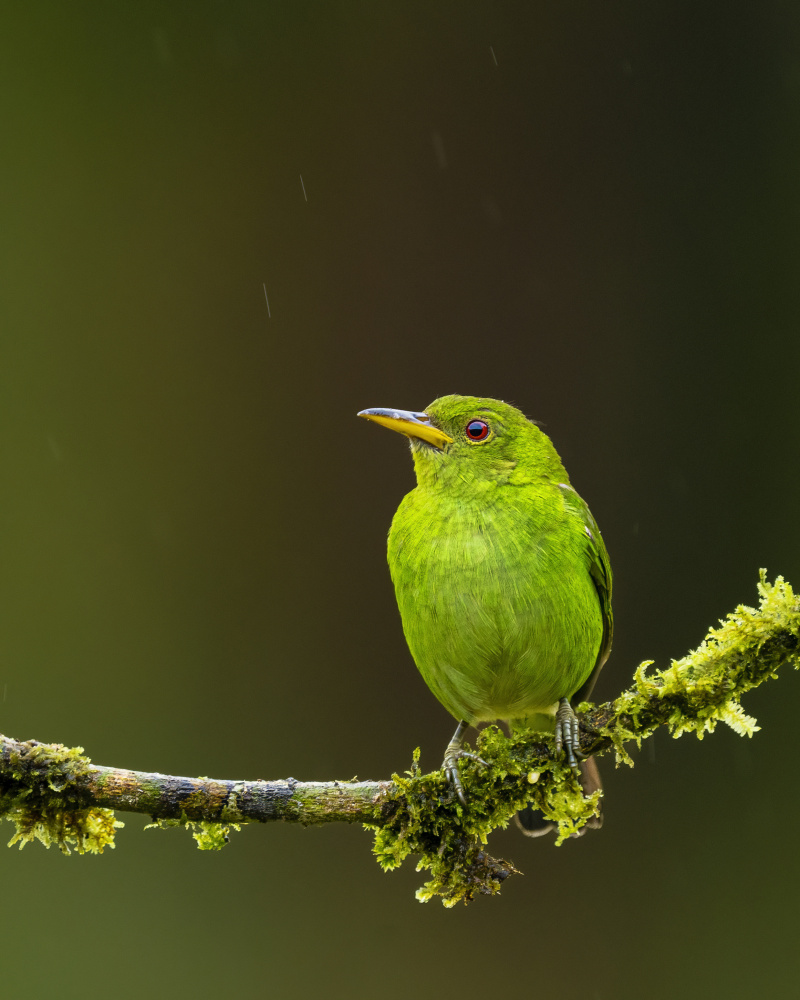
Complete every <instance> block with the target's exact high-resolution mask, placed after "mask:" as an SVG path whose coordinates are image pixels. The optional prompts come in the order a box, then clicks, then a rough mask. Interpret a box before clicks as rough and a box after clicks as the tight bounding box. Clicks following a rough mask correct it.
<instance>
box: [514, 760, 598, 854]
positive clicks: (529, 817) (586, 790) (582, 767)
mask: <svg viewBox="0 0 800 1000" xmlns="http://www.w3.org/2000/svg"><path fill="white" fill-rule="evenodd" d="M578 780H579V781H580V783H581V788H582V789H583V794H584V795H586V796H588V795H591V794H592V792H596V791H597V790H598V789H601V788H602V787H603V782H602V781H601V780H600V772H599V771H598V769H597V764H596V763H595V759H594V757H587V759H586V760H582V761H581V762H580V764H579V765H578ZM601 810H602V800H601ZM514 819H515V820H516V823H517V826H518V827H519V828H520V830H522V832H523V833H524V834H525V836H526V837H543V836H544V835H545V834H546V833H550V831H551V830H555V828H556V826H557V825H558V824H557V823H553V822H552V821H551V820H549V819H545V817H544V815H543V814H542V813H541V812H540V811H539V810H538V809H534V808H533V807H532V806H528V807H527V808H526V809H520V811H519V812H518V813H517V815H516V816H515V817H514ZM602 825H603V813H602V811H600V812H598V814H597V815H596V816H592V818H591V819H590V820H589V822H588V823H587V824H586V825H585V826H583V827H581V829H580V830H578V832H577V833H575V834H573V836H575V837H582V836H583V835H584V833H586V831H587V830H599V829H600V827H601V826H602Z"/></svg>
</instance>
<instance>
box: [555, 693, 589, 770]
mask: <svg viewBox="0 0 800 1000" xmlns="http://www.w3.org/2000/svg"><path fill="white" fill-rule="evenodd" d="M580 746H581V742H580V728H579V726H578V716H577V715H576V714H575V712H574V710H573V708H572V705H570V703H569V701H568V700H567V699H566V698H562V699H561V700H560V701H559V703H558V711H557V712H556V753H558V754H560V753H561V751H562V750H566V753H567V763H568V764H569V766H570V767H571V768H572V770H573V771H575V773H576V774H577V773H578V757H583V754H582V753H581V750H580Z"/></svg>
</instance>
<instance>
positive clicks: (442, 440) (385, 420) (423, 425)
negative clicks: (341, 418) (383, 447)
mask: <svg viewBox="0 0 800 1000" xmlns="http://www.w3.org/2000/svg"><path fill="white" fill-rule="evenodd" d="M358 415H359V417H364V418H365V419H366V420H374V421H375V423H376V424H383V426H384V427H388V428H389V430H392V431H399V432H400V433H401V434H405V435H406V437H410V438H419V439H420V440H421V441H427V442H428V444H432V445H433V446H434V448H444V446H445V445H446V444H452V441H453V439H452V438H451V437H450V435H449V434H445V432H444V431H440V430H439V428H438V427H434V426H433V424H432V423H431V418H430V417H429V416H428V414H427V413H412V411H411V410H387V409H382V408H381V407H374V408H373V409H371V410H362V411H361V412H360V413H359V414H358Z"/></svg>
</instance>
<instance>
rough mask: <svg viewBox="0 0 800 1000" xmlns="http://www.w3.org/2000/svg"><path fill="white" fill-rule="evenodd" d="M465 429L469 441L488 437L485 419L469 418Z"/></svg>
mask: <svg viewBox="0 0 800 1000" xmlns="http://www.w3.org/2000/svg"><path fill="white" fill-rule="evenodd" d="M466 431H467V437H468V438H469V440H470V441H485V440H486V438H487V437H489V425H488V424H487V423H486V421H485V420H470V422H469V423H468V424H467V427H466Z"/></svg>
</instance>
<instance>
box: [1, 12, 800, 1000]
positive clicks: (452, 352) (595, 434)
mask: <svg viewBox="0 0 800 1000" xmlns="http://www.w3.org/2000/svg"><path fill="white" fill-rule="evenodd" d="M490 47H491V48H492V49H493V50H494V55H495V57H496V61H497V65H495V61H494V59H493V58H492V52H491V50H490ZM0 116H1V117H0V126H1V128H0V133H1V134H0V142H1V143H2V152H1V153H0V204H1V205H2V212H1V213H0V252H1V253H2V261H1V262H0V264H1V271H0V282H1V285H0V324H1V326H0V330H1V336H2V345H1V346H2V359H1V360H0V390H1V391H2V397H1V398H2V421H0V433H1V434H2V451H1V452H0V455H1V456H2V492H1V494H0V495H1V496H2V572H1V573H0V587H1V588H2V589H1V591H0V608H2V616H1V621H2V627H1V629H0V656H1V659H0V691H1V692H2V699H3V700H2V719H1V723H0V729H2V731H4V732H6V733H8V734H10V735H13V736H15V737H18V738H28V737H35V738H38V739H40V740H53V741H60V742H63V743H66V744H81V745H83V746H85V747H86V750H87V753H89V754H90V755H91V757H92V758H93V759H94V760H96V761H97V762H99V763H105V764H115V765H119V766H126V767H132V768H141V769H153V770H159V771H163V772H170V773H178V774H210V775H214V776H219V777H231V778H233V777H236V778H244V777H248V778H256V777H267V778H277V777H286V776H289V775H292V776H294V777H297V778H300V779H311V778H320V779H321V778H335V777H338V778H349V777H351V776H352V775H353V774H358V775H359V777H362V778H379V777H387V776H388V775H389V774H390V773H391V772H392V771H393V770H402V769H404V768H405V767H407V766H408V764H409V761H410V756H411V752H412V750H413V748H414V747H415V746H416V745H421V746H422V751H423V763H424V764H426V765H427V766H430V767H434V766H436V765H437V764H438V762H439V760H440V758H441V753H442V750H443V748H444V745H445V743H446V741H447V739H448V738H449V736H450V733H451V730H452V725H453V724H452V720H451V719H450V718H449V717H448V716H447V715H446V713H445V712H444V710H443V709H442V708H441V707H440V706H439V705H438V704H437V703H436V701H435V700H434V699H433V697H432V696H431V695H430V694H429V692H428V691H427V689H426V688H425V686H424V684H423V683H422V681H421V680H420V678H419V677H418V676H417V673H416V671H415V669H414V666H413V663H412V661H411V659H410V656H409V654H408V652H407V650H406V647H405V644H404V641H403V636H402V632H401V629H400V624H399V619H398V615H397V612H396V608H395V605H394V598H393V595H392V591H391V586H390V582H389V578H388V572H387V570H386V566H385V555H384V539H385V535H386V531H387V529H388V525H389V521H390V519H391V516H392V513H393V511H394V509H395V507H396V506H397V504H398V502H399V500H400V497H401V496H402V494H403V493H404V491H406V490H407V489H409V488H410V486H411V485H412V481H413V479H412V472H411V464H410V461H409V458H408V455H407V454H406V449H405V447H404V445H403V442H402V440H401V439H400V438H399V437H397V436H393V435H390V434H388V433H386V432H383V431H380V430H379V429H378V428H376V427H371V426H367V425H366V424H364V423H362V422H361V421H358V420H356V419H355V413H356V411H357V410H359V409H362V408H363V407H367V406H381V405H387V406H398V407H407V408H414V409H420V408H422V407H424V406H425V405H426V404H427V403H428V402H430V400H431V399H433V398H434V397H436V396H438V395H441V394H443V393H450V392H461V393H475V394H480V395H495V396H499V397H502V398H504V399H507V400H509V401H512V402H514V403H516V404H517V405H519V406H520V407H521V408H523V409H524V410H525V411H526V412H527V413H528V414H529V415H531V416H533V417H536V418H538V419H539V420H541V421H543V422H544V424H545V427H546V429H547V431H548V433H550V434H551V436H552V437H553V439H554V441H555V443H556V446H557V447H558V448H559V450H560V452H561V454H562V456H563V458H564V460H565V463H566V465H567V467H568V469H569V470H570V473H571V475H572V479H573V482H574V483H575V485H576V486H577V488H578V489H579V491H580V492H581V493H582V494H583V495H584V496H585V497H586V498H587V499H588V500H589V502H590V504H591V506H592V509H593V512H594V514H595V515H596V517H597V519H598V521H599V522H600V524H601V526H602V528H603V531H604V535H605V538H606V541H607V544H608V548H609V551H610V553H611V558H612V562H613V565H614V570H615V576H616V590H615V597H616V601H615V608H616V620H617V640H616V644H615V651H614V655H613V657H612V659H611V661H610V663H609V665H608V667H607V668H606V670H605V673H604V676H603V677H602V679H601V682H600V685H599V687H598V689H597V694H598V696H599V697H601V698H606V697H612V696H613V695H615V694H616V693H617V692H618V691H619V690H620V689H621V688H622V687H623V686H624V685H625V684H626V683H627V681H628V679H629V678H630V675H631V672H632V669H633V667H634V666H635V665H636V664H637V663H638V662H639V661H640V660H641V659H644V658H654V659H656V660H657V661H658V663H659V664H661V665H665V664H666V663H667V662H668V660H669V657H670V656H680V655H682V654H683V653H684V652H685V651H686V650H687V649H688V648H689V647H690V646H693V645H695V644H697V643H698V642H699V640H700V639H701V638H702V636H703V633H704V631H705V628H706V627H707V626H708V625H710V624H713V623H715V621H716V620H717V619H718V618H719V617H720V616H722V615H723V614H724V613H725V612H727V611H729V610H732V609H733V608H734V606H735V605H736V604H737V603H738V602H740V601H745V602H748V603H753V602H754V601H755V596H756V595H755V583H756V579H757V572H758V568H759V566H766V567H768V569H769V571H770V573H771V574H772V575H774V574H776V573H784V574H785V575H786V576H787V577H788V578H789V579H790V580H793V581H794V583H795V584H797V585H800V545H799V544H798V531H797V492H798V444H799V443H800V442H799V441H798V437H799V436H800V431H799V427H798V411H799V410H800V407H798V402H797V397H798V374H797V373H798V361H799V360H800V357H799V355H800V348H799V347H798V319H800V302H799V301H798V298H799V296H798V290H799V289H800V281H798V264H799V263H800V240H799V238H798V233H799V229H798V222H800V218H799V215H800V212H799V209H800V180H799V179H798V178H800V162H799V160H798V154H800V14H799V13H798V8H797V6H796V5H795V4H791V3H779V2H764V3H760V4H752V3H722V2H713V3H705V4H697V3H695V2H686V3H676V2H662V3H656V2H644V3H643V2H641V0H637V2H629V3H623V2H603V3H598V2H596V0H586V2H570V0H552V2H550V0H546V2H541V3H528V2H523V0H513V2H508V3H493V4H488V3H486V4H484V3H476V4H463V3H455V2H451V0H448V2H445V3H439V4H436V3H434V4H430V3H402V4H400V3H398V4H388V3H338V4H337V3H327V4H323V3H299V2H292V3H286V4H275V3H266V2H262V3H255V2H249V3H248V2H244V0H233V2H228V3H224V4H223V3H212V2H193V3H152V2H151V3H147V2H136V3H132V2H125V3H123V2H119V3H114V4H91V3H73V4H62V3H44V2H36V0H30V2H27V3H24V4H23V3H8V4H6V5H4V7H3V10H2V13H1V14H0ZM301 174H302V177H303V181H304V184H305V189H306V193H307V197H308V200H307V201H306V200H305V199H304V196H303V190H302V188H301V183H300V175H301ZM262 283H265V284H266V288H267V291H268V293H269V303H270V308H271V313H272V316H271V319H270V318H268V315H267V308H266V302H265V299H264V291H263V288H262ZM798 697H800V678H797V677H795V676H789V675H786V676H783V677H782V678H781V679H780V680H779V681H778V682H777V683H771V684H769V685H767V686H766V687H765V688H764V689H763V690H761V691H758V692H755V693H754V694H752V695H750V696H749V697H748V698H747V701H746V706H745V707H746V708H747V709H748V710H750V711H752V712H754V713H755V714H756V715H757V717H758V719H759V722H760V723H761V725H762V727H763V731H762V732H760V733H759V734H758V735H757V736H756V737H755V738H754V739H753V740H752V741H744V740H742V739H740V738H738V737H736V736H734V735H733V733H731V732H730V731H727V730H726V731H720V732H718V733H717V734H716V735H714V736H712V737H708V738H707V739H706V740H705V741H704V742H703V743H702V744H700V743H698V742H697V741H696V740H694V739H692V738H689V737H685V738H684V739H682V740H680V741H677V742H675V741H672V740H670V739H669V737H668V736H666V735H665V734H659V736H658V737H657V738H656V739H655V740H654V741H651V743H650V744H648V745H647V746H646V747H645V748H644V749H643V751H642V753H641V754H639V755H638V760H637V766H636V768H635V769H634V770H633V771H630V770H628V769H621V770H618V771H615V770H614V768H613V766H612V764H611V762H610V761H608V760H607V761H606V762H605V765H604V773H605V776H606V788H607V799H606V826H605V828H604V829H603V831H602V833H601V834H595V835H589V836H587V837H586V838H584V839H583V840H582V841H580V842H577V843H574V842H573V843H568V844H566V845H565V846H564V847H562V848H560V849H557V850H556V849H555V848H554V847H553V846H552V844H551V843H546V842H541V841H540V842H529V841H526V840H523V839H522V838H520V837H518V836H517V835H516V834H515V832H514V831H511V830H509V831H508V832H506V833H501V834H498V835H496V836H495V837H494V839H493V846H494V848H495V850H496V851H497V852H498V853H500V854H501V855H503V856H506V857H511V858H513V859H514V861H515V862H516V864H517V865H518V866H519V867H520V868H521V869H522V870H523V871H524V872H525V873H526V874H525V877H524V878H517V879H515V880H512V881H511V882H509V883H507V885H506V887H505V888H504V890H503V893H502V896H500V897H499V898H496V899H492V900H484V899H481V900H479V901H477V902H476V903H475V904H474V905H472V906H471V907H469V908H466V909H465V908H460V909H457V910H454V911H445V910H443V909H442V907H441V906H440V905H439V904H438V903H435V902H434V903H430V904H428V905H426V906H421V905H420V904H419V903H417V902H416V901H415V900H414V896H413V890H414V888H415V887H416V886H417V885H418V884H420V881H421V879H422V876H420V875H417V874H415V873H414V871H413V866H412V865H409V866H408V867H407V869H403V870H401V871H400V872H397V873H394V874H392V875H383V874H382V873H381V872H380V871H379V869H378V867H377V865H376V864H375V863H374V861H373V860H372V858H371V856H370V839H369V836H368V835H367V834H366V833H364V832H362V831H361V830H360V829H357V828H354V829H351V828H346V827H331V828H327V829H313V830H303V829H300V828H294V827H285V826H275V827H272V828H256V827H248V828H247V829H245V830H244V831H243V832H242V833H241V834H240V835H237V836H235V837H234V839H233V843H232V844H231V845H230V846H229V847H228V848H226V850H225V851H223V852H222V853H219V854H210V853H200V852H198V851H197V850H196V849H195V847H194V842H193V841H192V840H191V838H190V837H189V836H188V835H186V834H185V833H181V832H179V831H172V832H168V833H161V832H153V831H149V832H147V833H144V832H142V827H143V825H144V822H145V821H144V819H142V818H139V817H134V816H129V817H125V820H126V828H125V830H123V831H121V832H120V834H119V838H118V848H117V850H116V851H111V852H107V853H106V854H105V855H104V856H103V857H100V858H95V857H78V856H73V857H71V858H68V859H67V858H63V857H61V856H60V855H59V854H58V853H57V852H56V851H50V852H49V853H47V852H45V851H44V850H43V849H41V847H39V846H32V847H29V848H27V849H26V850H25V851H24V852H22V853H18V852H17V851H16V850H15V851H13V852H12V851H5V850H4V851H2V852H0V866H1V867H0V884H1V885H2V889H1V890H0V892H2V897H1V898H2V904H3V918H4V919H3V954H4V958H3V961H2V972H0V982H1V983H2V993H3V995H4V996H9V997H11V996H14V997H20V996H27V997H33V998H38V997H44V996H49V995H52V994H53V993H54V992H58V994H59V995H60V996H62V997H64V998H67V1000H69V998H73V997H82V996H84V995H86V992H87V990H88V991H89V992H90V993H91V992H92V991H94V990H100V989H103V990H105V989H110V990H111V991H113V993H114V995H115V996H118V997H140V996H143V995H149V996H156V997H158V996H166V995H167V993H168V991H172V992H175V994H176V995H194V996H199V997H212V996H217V995H224V996H231V995H234V994H238V993H240V992H241V993H244V992H246V993H248V994H249V995H253V996H261V995H263V996H267V995H271V996H280V997H290V998H294V997H300V998H303V997H307V996H311V995H319V996H327V997H334V998H339V997H342V998H344V997H348V998H349V997H354V998H362V997H363V998H367V997H370V998H371V997H374V996H382V997H386V998H388V1000H395V998H401V997H403V998H405V997H409V996H411V997H421V998H428V997H435V998H443V997H448V996H459V997H464V998H473V997H479V996H484V995H492V996H496V995H499V994H500V993H502V994H504V995H508V994H510V995H515V996H527V995H532V996H533V995H535V996H540V995H547V996H559V997H562V998H567V1000H571V998H578V997H581V998H583V997H586V998H589V1000H612V998H613V1000H625V998H629V997H630V998H634V997H639V996H642V995H647V996H651V997H656V998H672V997H675V996H678V995H681V996H684V997H688V998H700V997H708V996H726V997H737V998H738V997H742V998H749V997H753V996H758V995H764V994H767V993H771V994H772V995H774V996H787V995H792V993H793V992H794V989H793V986H792V984H793V983H795V982H796V979H797V976H798V974H799V973H800V960H798V957H797V955H798V953H797V947H796V940H797V933H798V926H797V907H796V901H797V898H798V894H800V867H799V866H798V863H797V851H796V843H797V829H798V823H800V806H798V803H797V801H796V783H795V782H794V781H793V779H792V775H791V770H790V758H791V756H792V754H793V752H794V749H795V743H796V738H795V728H796V724H797V709H796V707H795V702H796V700H797V699H798ZM3 830H4V834H8V835H9V836H10V834H11V828H10V827H8V826H5V827H4V828H3ZM95 995H98V994H95Z"/></svg>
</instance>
